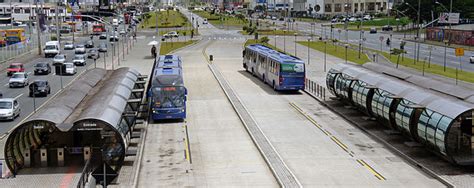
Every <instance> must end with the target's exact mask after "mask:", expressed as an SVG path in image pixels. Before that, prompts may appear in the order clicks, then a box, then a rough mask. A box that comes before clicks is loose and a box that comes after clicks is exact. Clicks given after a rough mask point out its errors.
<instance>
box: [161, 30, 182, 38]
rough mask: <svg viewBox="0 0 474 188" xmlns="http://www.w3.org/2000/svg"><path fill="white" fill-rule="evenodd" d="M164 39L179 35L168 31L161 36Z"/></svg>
mask: <svg viewBox="0 0 474 188" xmlns="http://www.w3.org/2000/svg"><path fill="white" fill-rule="evenodd" d="M163 37H165V38H172V37H179V34H178V33H177V32H176V31H170V32H168V33H166V34H164V35H163Z"/></svg>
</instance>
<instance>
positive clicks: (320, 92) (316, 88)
mask: <svg viewBox="0 0 474 188" xmlns="http://www.w3.org/2000/svg"><path fill="white" fill-rule="evenodd" d="M304 90H305V91H306V92H308V93H310V94H312V95H313V96H315V97H317V98H319V99H322V100H323V101H325V100H326V87H324V86H322V85H319V84H318V83H316V82H314V81H312V80H310V79H308V78H306V80H305V87H304Z"/></svg>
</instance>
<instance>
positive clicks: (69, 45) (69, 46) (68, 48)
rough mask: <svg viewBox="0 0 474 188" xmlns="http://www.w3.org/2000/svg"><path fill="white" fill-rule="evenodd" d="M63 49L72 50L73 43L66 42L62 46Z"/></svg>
mask: <svg viewBox="0 0 474 188" xmlns="http://www.w3.org/2000/svg"><path fill="white" fill-rule="evenodd" d="M64 49H65V50H74V43H72V42H70V41H68V42H66V43H65V44H64Z"/></svg>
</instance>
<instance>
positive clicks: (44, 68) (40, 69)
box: [34, 62, 51, 75]
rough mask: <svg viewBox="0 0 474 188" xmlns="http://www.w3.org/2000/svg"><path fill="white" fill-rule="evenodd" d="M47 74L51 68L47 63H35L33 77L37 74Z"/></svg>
mask: <svg viewBox="0 0 474 188" xmlns="http://www.w3.org/2000/svg"><path fill="white" fill-rule="evenodd" d="M49 73H51V66H50V65H49V63H46V62H40V63H36V65H35V72H34V74H35V75H38V74H46V75H47V74H49Z"/></svg>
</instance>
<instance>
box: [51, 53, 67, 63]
mask: <svg viewBox="0 0 474 188" xmlns="http://www.w3.org/2000/svg"><path fill="white" fill-rule="evenodd" d="M65 61H66V55H64V54H58V55H56V56H54V58H53V63H64V62H65Z"/></svg>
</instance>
